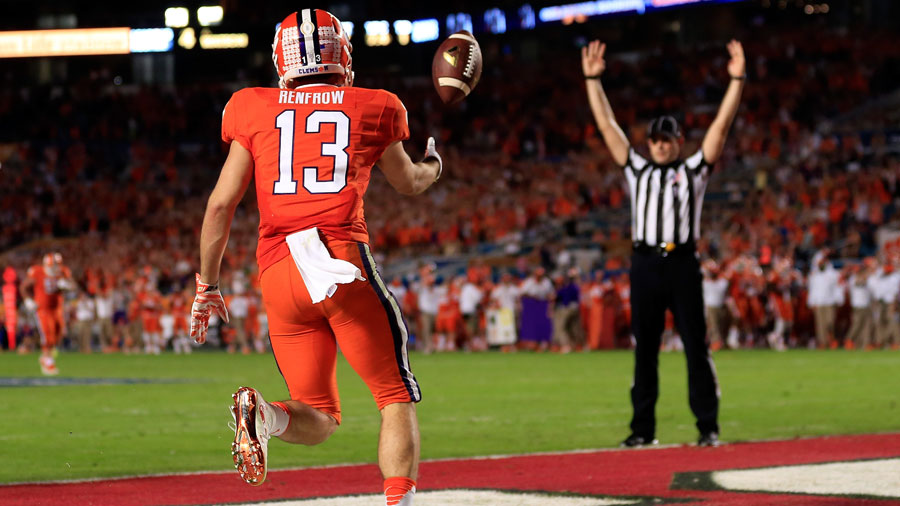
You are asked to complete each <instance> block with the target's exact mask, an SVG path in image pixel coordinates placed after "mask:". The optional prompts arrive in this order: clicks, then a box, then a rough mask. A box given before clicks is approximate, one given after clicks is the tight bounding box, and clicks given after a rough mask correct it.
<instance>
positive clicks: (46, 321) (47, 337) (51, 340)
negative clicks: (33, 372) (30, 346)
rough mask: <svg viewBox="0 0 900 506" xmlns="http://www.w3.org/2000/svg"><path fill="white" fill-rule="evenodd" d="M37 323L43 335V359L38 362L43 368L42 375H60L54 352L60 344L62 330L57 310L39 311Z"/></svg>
mask: <svg viewBox="0 0 900 506" xmlns="http://www.w3.org/2000/svg"><path fill="white" fill-rule="evenodd" d="M37 321H38V330H39V332H40V335H41V357H40V359H39V360H38V361H39V363H40V366H41V373H43V374H44V375H46V376H55V375H57V374H59V369H57V367H56V359H55V358H54V357H53V350H55V349H56V346H57V345H58V344H59V339H60V335H61V330H62V328H61V322H60V320H59V317H58V314H57V313H56V311H55V310H51V311H40V310H39V311H38V318H37Z"/></svg>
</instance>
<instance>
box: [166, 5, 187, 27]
mask: <svg viewBox="0 0 900 506" xmlns="http://www.w3.org/2000/svg"><path fill="white" fill-rule="evenodd" d="M189 17H190V11H188V10H187V7H169V8H168V9H166V26H168V27H170V28H184V27H185V26H187V25H188V18H189Z"/></svg>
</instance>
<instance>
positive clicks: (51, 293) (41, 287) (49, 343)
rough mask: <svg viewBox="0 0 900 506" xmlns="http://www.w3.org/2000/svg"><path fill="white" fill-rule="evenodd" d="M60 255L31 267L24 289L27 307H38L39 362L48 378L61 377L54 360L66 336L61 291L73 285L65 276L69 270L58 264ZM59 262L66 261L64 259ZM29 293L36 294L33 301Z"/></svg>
mask: <svg viewBox="0 0 900 506" xmlns="http://www.w3.org/2000/svg"><path fill="white" fill-rule="evenodd" d="M57 255H58V254H57ZM57 255H54V254H53V253H47V254H46V255H44V258H43V261H42V262H41V264H37V265H32V266H31V267H29V268H28V273H27V275H26V277H25V281H24V282H23V283H22V285H21V287H20V290H21V292H22V299H23V300H25V301H26V305H27V306H30V307H35V306H36V310H35V313H36V317H37V327H38V333H39V334H40V338H41V357H40V358H39V359H38V362H39V363H40V366H41V372H42V373H43V374H44V375H47V376H55V375H57V374H59V369H58V368H57V367H56V359H55V358H54V356H55V355H56V352H57V346H59V342H60V339H61V338H62V332H63V319H62V312H61V311H60V308H61V307H62V293H61V289H63V288H67V287H69V286H70V285H69V283H70V281H69V279H68V278H66V276H65V275H66V271H67V269H66V270H64V269H63V266H61V265H60V264H59V263H57ZM59 258H60V260H61V259H62V257H61V256H59ZM29 290H31V291H32V294H33V296H34V298H33V299H32V297H31V295H29V293H28V291H29Z"/></svg>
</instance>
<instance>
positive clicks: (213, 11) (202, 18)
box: [197, 5, 225, 26]
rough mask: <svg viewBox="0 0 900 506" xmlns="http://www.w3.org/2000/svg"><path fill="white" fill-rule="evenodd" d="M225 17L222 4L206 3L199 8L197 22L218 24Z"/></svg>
mask: <svg viewBox="0 0 900 506" xmlns="http://www.w3.org/2000/svg"><path fill="white" fill-rule="evenodd" d="M224 17H225V9H223V8H222V6H220V5H205V6H203V7H200V8H199V9H197V22H199V23H200V26H211V25H218V24H219V23H221V22H222V18H224Z"/></svg>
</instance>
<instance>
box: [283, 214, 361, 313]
mask: <svg viewBox="0 0 900 506" xmlns="http://www.w3.org/2000/svg"><path fill="white" fill-rule="evenodd" d="M285 241H287V245H288V248H289V249H290V250H291V257H293V259H294V264H295V265H296V266H297V270H299V271H300V276H301V277H302V278H303V282H304V283H306V289H307V291H309V297H310V298H311V299H312V302H313V304H318V303H319V302H322V301H323V300H325V297H331V296H332V295H334V292H336V291H337V288H338V286H337V285H339V284H346V283H352V282H354V281H356V280H357V279H358V280H360V281H365V280H366V278H364V277H363V275H362V271H360V270H359V268H358V267H356V266H355V265H353V264H352V263H350V262H347V261H346V260H339V259H337V258H332V256H331V254H330V253H328V249H327V248H325V245H324V244H323V243H322V240H321V239H320V238H319V230H318V229H317V228H310V229H307V230H301V231H300V232H294V233H293V234H291V235H289V236H287V237H285Z"/></svg>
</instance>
